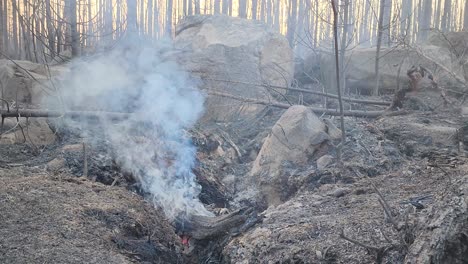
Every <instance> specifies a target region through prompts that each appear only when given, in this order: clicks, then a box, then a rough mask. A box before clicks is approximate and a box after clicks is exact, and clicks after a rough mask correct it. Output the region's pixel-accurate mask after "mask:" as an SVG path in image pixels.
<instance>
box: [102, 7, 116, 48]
mask: <svg viewBox="0 0 468 264" xmlns="http://www.w3.org/2000/svg"><path fill="white" fill-rule="evenodd" d="M105 6H106V10H105V13H104V19H105V22H104V36H105V37H104V39H105V42H106V45H109V44H110V43H112V40H113V33H114V21H113V19H112V14H113V10H112V1H110V0H107V1H106V3H105Z"/></svg>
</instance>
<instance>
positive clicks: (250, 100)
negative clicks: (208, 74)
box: [208, 91, 408, 118]
mask: <svg viewBox="0 0 468 264" xmlns="http://www.w3.org/2000/svg"><path fill="white" fill-rule="evenodd" d="M208 94H210V95H214V96H220V97H225V98H231V99H234V100H238V101H241V102H246V103H252V104H259V105H266V106H273V107H278V108H283V109H288V108H289V107H290V105H288V104H283V103H278V102H272V101H264V100H258V99H253V98H247V97H240V96H235V95H232V94H227V93H221V92H216V91H209V92H208ZM308 108H309V109H311V110H312V111H313V112H315V113H318V114H327V115H332V116H339V115H340V111H338V110H334V109H325V108H320V107H312V106H308ZM407 113H408V112H407V111H394V112H388V111H343V115H344V116H354V117H367V118H377V117H380V116H395V115H404V114H407Z"/></svg>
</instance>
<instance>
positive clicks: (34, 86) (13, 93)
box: [0, 60, 67, 104]
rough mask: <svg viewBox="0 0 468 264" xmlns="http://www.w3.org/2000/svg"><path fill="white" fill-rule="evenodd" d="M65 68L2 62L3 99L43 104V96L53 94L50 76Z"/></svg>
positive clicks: (0, 75) (22, 62)
mask: <svg viewBox="0 0 468 264" xmlns="http://www.w3.org/2000/svg"><path fill="white" fill-rule="evenodd" d="M66 70H67V68H66V67H64V66H54V67H46V66H45V65H42V64H37V63H33V62H29V61H10V60H0V89H2V95H1V97H2V98H3V99H6V100H9V101H15V102H18V103H26V104H41V103H43V101H42V100H43V96H44V95H46V94H52V93H53V92H52V91H53V87H52V85H51V83H50V78H49V76H56V75H57V74H58V73H60V72H64V71H66Z"/></svg>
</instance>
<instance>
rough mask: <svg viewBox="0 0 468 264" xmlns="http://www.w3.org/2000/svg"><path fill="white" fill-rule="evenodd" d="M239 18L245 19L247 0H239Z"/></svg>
mask: <svg viewBox="0 0 468 264" xmlns="http://www.w3.org/2000/svg"><path fill="white" fill-rule="evenodd" d="M239 16H240V17H243V18H247V0H239Z"/></svg>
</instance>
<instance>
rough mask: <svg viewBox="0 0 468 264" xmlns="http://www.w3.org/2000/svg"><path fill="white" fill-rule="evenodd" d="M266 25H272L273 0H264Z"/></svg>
mask: <svg viewBox="0 0 468 264" xmlns="http://www.w3.org/2000/svg"><path fill="white" fill-rule="evenodd" d="M266 1H267V2H266V17H267V18H266V23H267V24H268V25H270V26H271V25H273V0H266Z"/></svg>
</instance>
